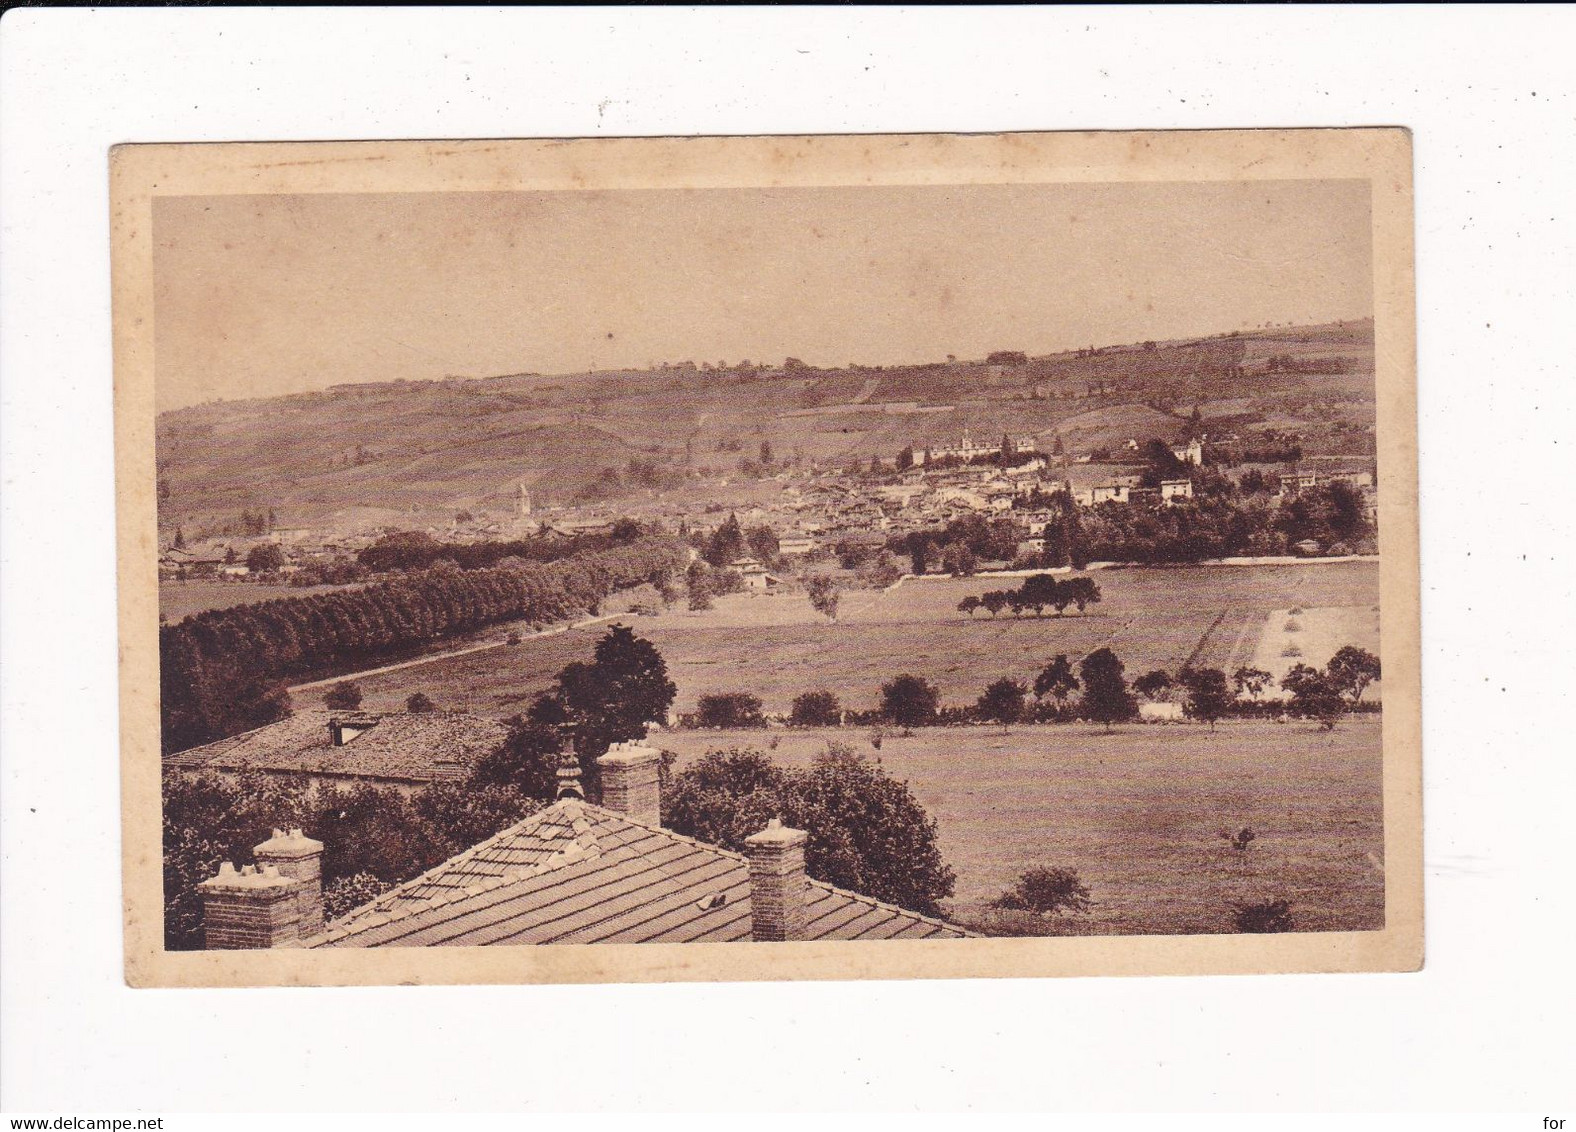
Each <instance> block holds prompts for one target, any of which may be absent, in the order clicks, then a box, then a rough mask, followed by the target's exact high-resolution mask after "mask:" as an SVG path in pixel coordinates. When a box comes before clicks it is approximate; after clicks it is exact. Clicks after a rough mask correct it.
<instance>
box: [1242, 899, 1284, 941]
mask: <svg viewBox="0 0 1576 1132" xmlns="http://www.w3.org/2000/svg"><path fill="white" fill-rule="evenodd" d="M1231 919H1232V923H1233V924H1234V925H1235V926H1236V929H1237V930H1238V931H1239V932H1245V933H1249V934H1254V935H1267V934H1270V933H1274V932H1293V931H1296V930H1297V921H1296V919H1295V918H1294V917H1293V916H1292V914H1291V903H1290V902H1289V901H1286V900H1260V901H1257V902H1255V903H1252V904H1235V905H1233V906H1232V916H1231Z"/></svg>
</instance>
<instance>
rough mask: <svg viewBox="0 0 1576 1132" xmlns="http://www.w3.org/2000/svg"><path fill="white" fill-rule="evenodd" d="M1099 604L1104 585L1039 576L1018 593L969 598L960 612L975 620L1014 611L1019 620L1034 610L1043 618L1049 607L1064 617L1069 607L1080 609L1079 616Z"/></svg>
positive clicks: (1089, 580)
mask: <svg viewBox="0 0 1576 1132" xmlns="http://www.w3.org/2000/svg"><path fill="white" fill-rule="evenodd" d="M1099 600H1100V584H1099V583H1098V582H1096V581H1095V580H1094V579H1093V578H1090V577H1088V576H1087V575H1080V576H1078V577H1076V578H1056V577H1052V576H1051V575H1050V574H1035V575H1032V576H1031V577H1028V578H1025V579H1024V581H1023V584H1022V585H1020V586H1019V587H1018V588H1017V589H1014V590H990V591H988V592H986V593H983V594H969V595H968V596H967V597H965V598H964V599H963V600H962V601H960V602H958V612H960V613H967V614H968V615H969V617H970V618H973V616H974V611H975V610H978V609H983V610H985V611H986V612H987V613H989V614H990V615H991V616H992V617H995V616H996V615H997V614H998V613H1000V612H1001V611H1002V610H1003V609H1010V610H1012V614H1013V616H1014V617H1018V616H1021V615H1022V614H1023V613H1025V612H1027V611H1028V610H1031V609H1032V610H1034V615H1035V616H1036V617H1040V616H1043V615H1044V613H1045V610H1046V608H1047V607H1049V608H1051V609H1054V610H1056V615H1057V616H1058V617H1060V616H1061V615H1062V613H1063V612H1064V611H1065V610H1066V609H1067V607H1068V606H1069V605H1076V606H1077V607H1078V612H1079V613H1083V612H1085V611H1086V610H1087V609H1088V607H1089V606H1091V605H1093V604H1095V603H1096V602H1098V601H1099Z"/></svg>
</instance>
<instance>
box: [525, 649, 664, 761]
mask: <svg viewBox="0 0 1576 1132" xmlns="http://www.w3.org/2000/svg"><path fill="white" fill-rule="evenodd" d="M677 694H678V688H677V686H676V685H675V684H674V683H673V681H672V680H670V679H668V666H667V662H666V661H664V660H663V659H662V654H661V653H660V652H658V651H657V647H656V646H655V645H653V644H652V643H651V642H650V641H647V640H644V639H642V638H640V637H637V636H635V631H634V630H633V629H631V628H629V627H628V626H627V625H614V626H612V627H611V628H609V629H608V631H607V632H606V633H605V634H603V636H602V639H601V640H599V641H598V642H597V643H596V649H595V652H594V653H593V658H592V660H591V663H589V664H587V663H585V662H583V661H575V662H574V663H573V664H568V665H565V666H564V667H563V668H562V669H560V670H559V673H558V685H557V687H556V688H555V689H554V690H553V692H551V693H550V694H549V698H550V699H551V700H553V701H556V703H557V705H558V707H559V708H561V709H562V712H563V714H564V716H565V719H566V722H568V723H570V724H572V725H573V730H574V746H575V750H576V751H578V752H579V753H580V756H581V759H582V760H593V759H596V758H598V757H600V756H601V755H602V754H603V753H605V752H606V751H607V749H608V747H610V746H611V745H612V744H614V743H621V742H625V741H627V740H630V739H640V738H644V736H645V734H646V724H647V723H648V722H650V721H652V720H662V719H664V718H665V717H666V716H667V711H668V708H669V707H671V706H672V705H673V698H674V696H676V695H677Z"/></svg>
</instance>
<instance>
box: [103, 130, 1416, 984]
mask: <svg viewBox="0 0 1576 1132" xmlns="http://www.w3.org/2000/svg"><path fill="white" fill-rule="evenodd" d="M1409 170H1410V139H1409V137H1408V135H1407V134H1406V133H1405V132H1404V131H1397V130H1311V131H1283V132H1271V131H1249V132H1235V133H1226V132H1221V133H1182V132H1176V133H1171V134H1153V133H1151V134H1062V135H998V136H979V137H964V136H932V137H920V136H914V137H883V138H871V137H863V138H856V137H843V138H837V137H823V138H737V139H720V138H714V139H641V140H626V141H567V142H498V143H486V142H466V143H441V142H432V143H423V142H399V143H388V142H384V143H333V144H322V145H314V144H302V143H291V144H276V145H204V146H198V145H193V146H123V147H119V148H118V149H117V150H116V152H115V155H114V206H115V214H114V225H115V229H116V248H115V253H116V274H117V278H116V333H117V416H118V420H117V427H118V430H119V452H118V462H119V488H118V489H119V492H120V498H121V509H120V524H121V527H120V553H121V617H122V625H121V631H122V696H123V701H122V710H123V751H122V758H123V768H124V774H125V860H126V883H127V908H126V915H127V924H126V928H127V969H128V977H129V978H130V979H131V980H132V981H133V982H134V983H139V984H147V985H168V984H193V985H200V984H225V983H243V984H246V983H302V982H306V983H312V982H325V983H340V982H394V981H413V982H424V981H444V982H453V981H461V982H463V981H477V982H491V981H585V980H591V981H617V980H623V979H635V980H647V979H658V980H665V979H709V978H728V979H732V978H816V977H845V978H846V977H869V978H897V977H915V976H932V977H934V976H949V975H953V976H964V975H967V976H978V975H1034V974H1072V973H1083V974H1090V973H1093V974H1100V973H1109V974H1136V973H1150V972H1153V973H1160V972H1166V973H1187V972H1191V971H1211V972H1225V971H1244V972H1246V971H1270V970H1308V971H1315V970H1409V969H1415V968H1416V967H1417V966H1418V965H1419V963H1420V962H1421V939H1422V934H1421V933H1422V909H1421V877H1420V860H1421V826H1420V814H1419V801H1418V798H1419V791H1418V782H1419V776H1420V744H1419V738H1418V708H1419V701H1418V649H1417V635H1416V634H1417V628H1416V619H1417V601H1418V594H1417V575H1416V571H1417V545H1416V513H1415V500H1416V467H1415V411H1414V410H1413V408H1412V405H1413V396H1414V394H1413V383H1414V378H1413V362H1412V335H1413V327H1412V322H1411V319H1412V313H1411V311H1412V307H1411V303H1412V295H1411V278H1412V275H1411V270H1412V268H1411V258H1410V255H1411V253H1410V208H1411V200H1410V171H1409ZM767 944H770V945H775V946H771V947H766V946H752V945H767ZM592 945H596V946H594V947H593V946H592ZM704 945H728V946H713V947H707V946H704ZM392 953H398V954H397V955H395V954H392Z"/></svg>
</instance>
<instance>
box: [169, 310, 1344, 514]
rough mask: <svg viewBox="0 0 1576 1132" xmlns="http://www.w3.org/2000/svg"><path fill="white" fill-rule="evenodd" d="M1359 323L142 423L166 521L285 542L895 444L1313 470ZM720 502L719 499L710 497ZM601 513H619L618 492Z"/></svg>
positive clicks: (652, 373)
mask: <svg viewBox="0 0 1576 1132" xmlns="http://www.w3.org/2000/svg"><path fill="white" fill-rule="evenodd" d="M1373 401H1374V390H1373V325H1372V322H1371V321H1366V320H1365V321H1362V322H1350V323H1345V324H1337V325H1327V326H1318V327H1298V328H1280V329H1275V330H1262V331H1251V332H1243V333H1241V334H1239V335H1230V336H1218V337H1214V338H1208V339H1202V340H1194V341H1179V342H1159V343H1140V344H1134V345H1126V346H1112V347H1103V348H1100V349H1094V348H1090V349H1089V350H1080V351H1073V352H1068V353H1063V354H1054V355H1049V356H1045V357H1034V358H1021V357H1018V358H1007V359H1005V360H1004V359H996V361H995V364H991V363H987V362H983V361H977V360H976V361H948V362H945V363H938V364H934V365H926V366H902V367H881V366H854V367H850V368H846V369H839V370H819V369H813V368H809V367H803V366H798V365H795V366H794V367H793V368H789V369H784V368H781V367H769V368H768V367H750V368H747V369H746V368H730V369H723V370H714V369H709V368H702V369H696V368H694V367H693V366H688V365H686V366H683V367H679V366H672V367H664V368H657V369H653V370H642V371H617V372H599V373H583V374H570V375H557V376H542V375H537V374H516V375H510V376H500V377H452V378H446V379H443V380H438V381H427V382H388V383H369V384H363V385H347V386H337V387H334V388H332V389H329V390H327V391H325V392H321V393H306V394H298V395H294V396H289V397H279V398H271V399H266V400H245V401H221V402H214V403H209V404H205V405H199V406H193V407H190V408H185V409H180V410H177V411H174V412H169V413H164V414H162V415H161V416H160V417H159V419H158V422H157V437H158V461H159V473H160V479H161V499H162V502H161V509H160V510H161V515H160V518H161V523H162V524H163V525H164V526H166V527H167V528H168V527H172V526H173V525H174V524H175V523H177V522H179V523H183V524H186V525H187V527H188V529H189V530H200V529H202V528H204V527H205V526H214V527H217V526H222V525H223V524H224V523H225V522H227V521H230V520H233V518H234V517H235V516H236V515H238V514H239V513H240V512H241V511H242V510H246V509H272V510H274V511H275V512H276V514H277V519H278V523H279V524H280V525H281V526H317V527H322V526H336V527H342V528H346V529H351V528H358V527H368V526H372V525H377V524H396V523H397V524H411V525H414V524H416V523H432V522H439V521H442V520H443V519H445V518H447V517H449V516H450V515H452V514H453V513H454V511H456V510H458V509H468V510H472V511H477V512H485V511H489V510H491V511H493V512H494V513H497V514H503V513H505V512H506V511H507V510H508V509H509V507H510V506H511V503H512V496H513V493H514V491H515V490H516V487H517V485H518V484H520V483H522V482H523V483H525V484H527V485H528V486H529V487H530V488H531V490H532V493H533V495H534V496H535V498H536V499H537V500H538V501H540V502H546V503H567V502H571V501H573V500H575V499H576V498H577V493H580V494H579V497H580V498H581V499H584V498H586V496H585V495H584V494H583V493H584V489H585V488H586V487H587V485H588V484H592V483H593V482H595V481H597V479H598V477H599V476H601V475H603V473H604V471H605V470H607V469H612V468H617V469H626V470H627V469H628V468H629V467H630V463H631V461H637V462H639V466H640V468H641V469H642V471H641V474H640V477H639V478H637V480H636V481H635V482H633V483H632V484H630V485H626V487H625V488H623V489H621V490H636V491H645V490H650V491H661V490H672V489H674V488H676V487H677V486H679V485H683V490H684V492H685V494H686V496H688V497H689V498H692V499H701V500H704V499H708V498H711V497H712V494H713V493H715V494H716V497H717V498H718V499H723V498H725V497H727V496H729V495H731V494H734V493H736V492H737V491H738V490H739V486H740V485H739V482H738V481H739V473H738V470H737V466H738V464H739V462H740V460H741V459H743V458H747V457H753V456H755V455H757V454H758V452H759V448H760V444H761V442H762V441H767V442H769V443H770V445H771V447H772V449H773V452H774V453H775V454H776V456H777V458H778V459H779V460H790V459H798V460H800V461H803V462H810V461H816V462H821V463H840V462H843V461H846V460H847V459H848V458H850V457H851V456H858V457H861V458H863V459H866V460H868V458H869V457H870V456H872V455H876V454H880V455H882V456H885V457H891V456H892V455H894V454H895V453H896V452H897V451H898V450H899V449H900V448H902V447H903V446H904V445H907V444H913V445H915V446H918V447H922V446H924V445H926V444H938V443H940V442H943V441H948V440H953V439H956V438H957V437H958V436H959V435H960V434H961V433H962V431H963V430H964V429H968V430H970V431H971V432H972V433H973V434H974V435H976V436H979V437H995V436H1000V435H1001V434H1002V433H1004V432H1011V433H1012V434H1013V435H1015V436H1023V435H1033V436H1035V437H1037V438H1038V439H1039V440H1040V443H1041V444H1042V446H1043V447H1045V448H1049V447H1050V445H1051V443H1052V442H1053V440H1054V438H1055V437H1057V436H1060V437H1061V438H1062V440H1063V443H1064V445H1066V447H1067V449H1068V451H1069V452H1070V453H1080V452H1081V453H1086V452H1088V451H1090V450H1094V449H1100V448H1112V449H1114V448H1115V447H1118V446H1120V445H1121V444H1122V443H1124V442H1125V441H1126V440H1128V439H1138V440H1140V441H1143V440H1145V439H1148V438H1149V437H1154V436H1158V437H1161V438H1163V439H1166V440H1177V439H1185V437H1186V434H1187V433H1188V432H1189V430H1190V426H1189V424H1188V421H1187V417H1188V415H1189V414H1190V413H1191V412H1192V411H1193V409H1194V408H1195V406H1196V407H1198V408H1199V410H1200V412H1201V413H1202V415H1203V418H1204V428H1205V429H1206V430H1208V431H1209V432H1210V433H1211V435H1212V436H1214V435H1227V434H1238V435H1242V436H1244V437H1252V436H1253V435H1255V434H1256V433H1261V432H1263V431H1264V430H1265V429H1276V430H1279V431H1281V432H1294V433H1296V434H1297V435H1299V436H1300V437H1301V438H1302V444H1303V448H1304V450H1305V451H1306V452H1308V453H1309V454H1319V453H1324V452H1327V453H1330V454H1360V453H1361V452H1363V451H1371V445H1372V425H1373V420H1374V409H1373ZM729 479H731V480H732V481H733V483H732V484H731V485H728V486H725V484H724V481H725V480H729ZM611 494H615V495H616V494H617V492H616V491H615V492H612V493H611Z"/></svg>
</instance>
